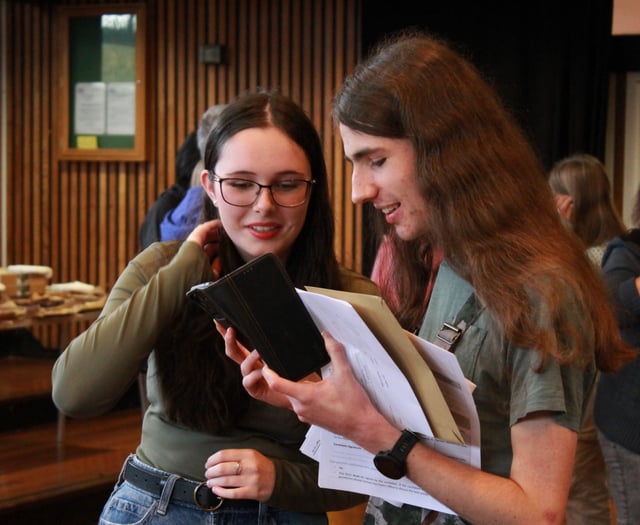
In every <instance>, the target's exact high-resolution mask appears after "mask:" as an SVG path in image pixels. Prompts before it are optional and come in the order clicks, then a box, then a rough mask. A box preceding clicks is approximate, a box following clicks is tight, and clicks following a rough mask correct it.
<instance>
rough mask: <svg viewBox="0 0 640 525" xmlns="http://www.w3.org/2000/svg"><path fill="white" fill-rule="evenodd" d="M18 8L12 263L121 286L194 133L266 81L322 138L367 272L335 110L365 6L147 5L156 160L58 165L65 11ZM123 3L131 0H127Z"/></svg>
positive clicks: (220, 1) (280, 2)
mask: <svg viewBox="0 0 640 525" xmlns="http://www.w3.org/2000/svg"><path fill="white" fill-rule="evenodd" d="M101 3H104V2H96V1H83V2H79V1H74V0H66V1H60V2H42V1H33V2H28V1H17V0H9V1H8V7H7V30H8V35H7V59H8V60H7V75H8V93H7V97H8V104H7V114H6V118H7V123H8V126H7V134H8V136H7V144H8V151H7V159H8V170H7V179H8V180H7V196H8V199H7V200H8V207H7V210H6V215H7V217H8V239H7V261H6V264H17V263H23V264H44V265H49V266H52V267H53V271H54V280H55V281H57V282H63V281H71V280H80V281H85V282H90V283H95V284H98V285H100V286H102V287H104V288H105V289H107V290H108V289H110V287H111V286H112V285H113V283H114V281H115V279H116V278H117V276H118V274H119V273H120V272H121V271H122V269H123V268H124V266H125V265H126V264H127V262H128V261H129V260H130V259H131V258H132V257H133V256H134V255H135V254H136V252H137V250H138V243H137V234H138V228H139V225H140V224H141V222H142V219H143V218H144V215H145V213H146V211H147V210H148V208H149V207H150V206H151V204H152V203H153V201H154V200H155V199H156V197H157V196H158V195H159V194H160V193H161V192H162V191H163V190H164V189H165V188H166V187H168V186H169V185H170V184H171V183H172V182H173V181H174V158H175V154H176V151H177V149H178V147H179V146H180V144H181V142H182V140H183V139H184V137H185V136H186V135H187V134H188V133H189V132H190V131H191V130H193V129H195V127H196V126H197V122H198V120H199V117H200V115H201V114H202V112H203V111H204V110H205V109H206V108H207V107H208V106H209V105H212V104H216V103H224V102H227V101H229V100H230V99H231V98H233V97H234V96H235V94H237V93H241V92H243V91H246V90H248V89H254V88H256V87H257V86H262V87H277V88H279V89H281V90H282V91H283V92H284V93H286V94H288V95H290V96H291V97H292V98H293V99H294V100H296V101H297V102H299V103H300V104H301V105H302V106H303V107H304V109H305V110H306V111H307V113H308V114H309V115H310V116H311V118H312V119H313V121H314V122H315V124H316V126H317V128H318V130H319V131H320V133H321V136H322V138H323V143H324V147H325V152H326V158H327V164H328V167H329V172H330V175H331V176H332V179H331V183H332V195H333V200H334V206H335V212H336V224H337V232H338V235H337V239H336V251H337V253H338V256H339V258H340V260H341V261H342V262H344V263H345V264H346V265H347V266H349V267H351V268H355V269H360V268H361V265H362V253H361V246H362V239H361V212H360V209H356V208H354V207H353V206H352V204H351V201H350V193H351V192H350V177H349V171H348V170H347V168H346V166H345V165H344V162H343V155H342V147H341V144H340V141H339V138H338V137H337V136H336V135H335V134H334V130H333V126H332V122H331V119H330V103H331V99H332V96H333V94H334V93H335V90H336V88H337V87H338V86H339V85H340V84H341V82H342V80H343V79H344V77H345V75H346V74H347V73H348V72H350V71H351V70H352V68H353V65H354V64H355V62H356V60H357V58H358V54H359V52H360V50H359V44H358V43H359V42H360V32H359V20H360V0H148V1H147V2H144V3H146V5H147V15H148V31H149V35H148V36H149V46H148V63H149V66H150V71H149V77H148V86H149V93H148V97H150V98H149V111H148V117H149V132H148V135H147V136H148V141H149V151H150V156H149V158H148V160H147V161H146V162H87V161H82V162H76V161H58V160H56V154H55V151H54V149H53V146H54V144H55V141H54V140H53V137H52V130H53V129H54V123H53V122H52V114H53V111H54V104H55V100H53V99H52V92H53V90H52V87H53V71H52V68H53V58H54V53H55V51H56V50H55V46H54V38H53V37H54V35H53V32H54V27H53V13H54V9H55V6H56V5H73V4H84V5H86V4H101ZM109 3H111V4H117V3H126V2H120V1H118V0H115V1H112V2H109ZM210 43H219V44H224V45H226V46H227V48H228V51H229V62H228V64H227V65H203V64H200V63H199V62H198V46H199V45H202V44H210Z"/></svg>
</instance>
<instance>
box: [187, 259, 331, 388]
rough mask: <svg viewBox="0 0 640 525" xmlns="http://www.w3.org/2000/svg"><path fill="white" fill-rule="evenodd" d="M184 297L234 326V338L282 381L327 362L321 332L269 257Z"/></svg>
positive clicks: (280, 267) (282, 270)
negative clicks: (254, 350) (255, 351)
mask: <svg viewBox="0 0 640 525" xmlns="http://www.w3.org/2000/svg"><path fill="white" fill-rule="evenodd" d="M187 296H188V297H189V298H191V299H193V300H195V301H196V302H197V303H198V304H199V305H200V307H202V308H203V309H204V310H205V311H206V312H208V313H209V315H211V316H212V317H213V318H214V319H216V320H217V321H219V322H220V323H221V324H223V325H224V326H227V327H228V326H233V328H234V329H235V330H236V337H237V339H238V340H239V341H240V342H241V343H243V344H244V346H246V347H247V348H248V349H249V350H252V349H254V348H255V349H257V350H258V352H259V353H260V356H261V357H262V359H263V361H264V362H265V363H266V364H267V365H268V366H269V367H270V368H272V369H273V370H275V371H276V372H277V373H278V374H279V375H281V376H282V377H286V378H287V379H290V380H292V381H298V380H299V379H302V378H303V377H305V376H307V375H309V374H310V373H312V372H318V371H319V370H320V369H321V368H322V367H323V366H324V365H326V364H327V363H328V362H329V356H328V354H327V352H326V349H325V346H324V340H323V339H322V335H321V334H320V331H319V330H318V328H317V327H316V325H315V323H314V321H313V319H312V317H311V315H310V314H309V312H308V310H307V309H306V307H305V306H304V303H303V302H302V299H300V296H299V295H298V292H296V289H295V286H294V285H293V283H292V281H291V279H290V277H289V274H288V273H287V271H286V269H285V268H284V266H283V265H282V263H281V262H280V260H279V259H278V257H276V256H275V255H274V254H273V253H267V254H264V255H261V256H259V257H257V258H255V259H253V260H251V261H249V262H248V263H246V264H244V265H243V266H241V267H239V268H237V269H236V270H234V271H233V272H231V273H229V274H227V275H225V276H223V277H221V278H220V279H218V280H217V281H211V282H206V283H202V284H197V285H195V286H193V287H192V288H191V290H189V291H188V292H187ZM214 329H215V328H214Z"/></svg>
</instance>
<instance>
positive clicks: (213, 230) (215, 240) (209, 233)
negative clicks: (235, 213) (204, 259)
mask: <svg viewBox="0 0 640 525" xmlns="http://www.w3.org/2000/svg"><path fill="white" fill-rule="evenodd" d="M221 228H222V223H221V222H220V219H213V220H211V221H207V222H203V223H202V224H198V225H197V226H196V227H195V228H194V229H193V231H192V232H191V233H190V234H189V236H188V237H187V239H186V240H187V241H191V242H195V243H196V244H197V245H198V246H200V247H201V248H202V249H203V250H204V251H205V252H206V254H207V256H208V257H209V260H210V261H212V260H213V259H214V257H215V256H216V255H218V246H219V243H220V229H221Z"/></svg>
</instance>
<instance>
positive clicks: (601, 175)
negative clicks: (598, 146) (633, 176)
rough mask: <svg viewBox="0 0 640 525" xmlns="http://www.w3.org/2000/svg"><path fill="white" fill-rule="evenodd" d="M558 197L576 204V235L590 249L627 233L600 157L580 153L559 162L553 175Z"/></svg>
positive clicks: (574, 221)
mask: <svg viewBox="0 0 640 525" xmlns="http://www.w3.org/2000/svg"><path fill="white" fill-rule="evenodd" d="M549 185H550V186H551V190H552V191H553V192H554V193H558V194H564V195H569V196H570V197H571V199H572V200H573V216H572V217H571V220H570V221H569V222H570V223H571V226H572V227H573V231H574V232H575V233H576V235H578V237H580V238H581V239H582V241H583V242H584V243H585V247H586V248H590V247H592V246H599V245H601V244H602V243H605V242H607V241H609V240H611V239H613V238H614V237H617V236H619V235H623V234H624V232H625V231H626V230H627V228H626V226H625V224H624V222H622V219H621V218H620V214H619V213H618V212H617V210H616V208H615V206H614V204H613V198H612V196H611V183H610V182H609V177H608V176H607V172H606V170H605V167H604V165H603V164H602V162H600V160H598V159H597V158H596V157H594V156H592V155H589V154H586V153H576V154H574V155H571V156H569V157H565V158H564V159H561V160H559V161H558V162H556V163H555V164H554V165H553V167H552V168H551V171H550V172H549Z"/></svg>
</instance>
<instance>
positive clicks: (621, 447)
mask: <svg viewBox="0 0 640 525" xmlns="http://www.w3.org/2000/svg"><path fill="white" fill-rule="evenodd" d="M631 220H632V223H633V228H632V229H630V230H629V231H628V232H625V233H624V234H622V235H619V236H617V237H615V238H614V239H612V240H611V242H609V244H608V245H607V248H606V250H605V253H604V256H603V257H602V272H603V275H604V281H605V283H606V285H607V288H608V290H609V293H610V295H611V298H612V300H613V302H614V305H615V311H616V316H617V319H618V326H619V327H620V331H621V333H622V337H623V338H624V340H625V341H626V342H627V343H628V344H629V345H631V346H632V347H633V348H635V350H636V357H635V359H634V361H633V362H631V363H630V364H628V365H626V366H625V367H624V368H622V369H621V370H620V371H618V372H616V373H602V374H601V377H600V382H599V385H598V391H597V392H596V399H595V404H594V419H595V424H596V427H597V429H598V436H599V438H600V446H601V448H602V453H603V455H604V460H605V463H606V465H607V475H608V479H609V490H610V491H611V496H612V497H613V501H614V504H615V510H616V518H617V523H618V525H635V524H637V523H640V490H638V488H639V487H640V350H639V349H640V188H639V189H638V191H637V192H636V194H635V197H634V204H633V209H632V213H631Z"/></svg>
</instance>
